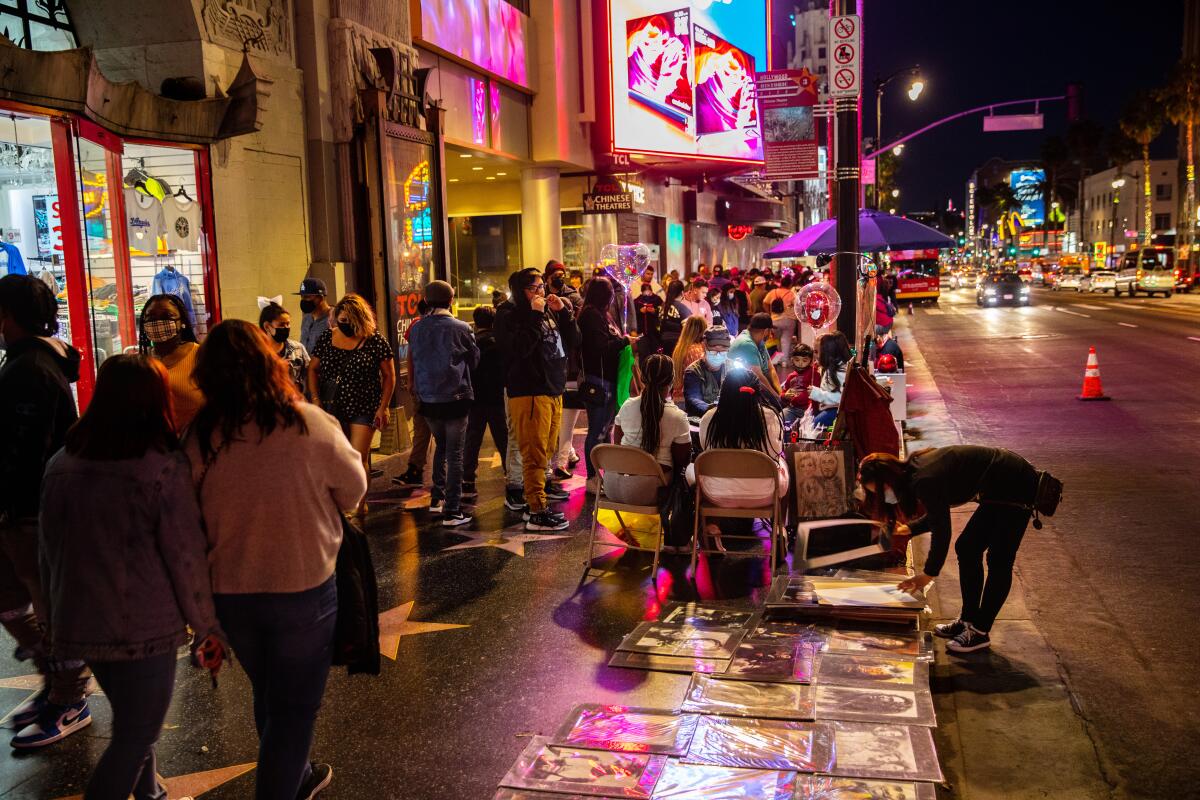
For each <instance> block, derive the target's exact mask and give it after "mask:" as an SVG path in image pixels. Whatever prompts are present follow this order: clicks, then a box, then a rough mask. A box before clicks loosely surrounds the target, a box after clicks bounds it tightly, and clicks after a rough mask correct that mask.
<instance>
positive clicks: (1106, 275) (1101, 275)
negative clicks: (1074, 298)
mask: <svg viewBox="0 0 1200 800" xmlns="http://www.w3.org/2000/svg"><path fill="white" fill-rule="evenodd" d="M1116 283H1117V273H1116V272H1114V271H1113V270H1111V269H1107V268H1105V267H1098V268H1096V269H1094V270H1092V271H1091V272H1089V273H1088V274H1087V275H1084V276H1083V278H1082V279H1081V280H1080V282H1079V290H1080V291H1082V292H1111V291H1112V290H1113V287H1114V286H1116Z"/></svg>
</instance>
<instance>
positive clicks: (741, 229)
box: [729, 225, 753, 242]
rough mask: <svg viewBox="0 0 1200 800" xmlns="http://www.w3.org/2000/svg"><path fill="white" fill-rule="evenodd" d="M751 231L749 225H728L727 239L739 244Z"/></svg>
mask: <svg viewBox="0 0 1200 800" xmlns="http://www.w3.org/2000/svg"><path fill="white" fill-rule="evenodd" d="M751 230H753V228H751V227H750V226H749V225H730V226H729V238H730V239H733V240H734V241H735V242H740V241H741V240H742V239H745V238H746V237H747V236H749V235H750V231H751Z"/></svg>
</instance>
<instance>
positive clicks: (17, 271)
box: [0, 242, 29, 275]
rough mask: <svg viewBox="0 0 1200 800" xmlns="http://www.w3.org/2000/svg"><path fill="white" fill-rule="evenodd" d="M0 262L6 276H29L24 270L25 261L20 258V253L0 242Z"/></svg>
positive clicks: (6, 243) (7, 244) (12, 246)
mask: <svg viewBox="0 0 1200 800" xmlns="http://www.w3.org/2000/svg"><path fill="white" fill-rule="evenodd" d="M0 262H3V267H4V269H5V270H6V272H5V274H6V275H28V274H29V272H28V270H26V269H25V259H23V258H21V251H20V250H18V249H17V248H16V246H15V245H11V244H9V243H8V242H0Z"/></svg>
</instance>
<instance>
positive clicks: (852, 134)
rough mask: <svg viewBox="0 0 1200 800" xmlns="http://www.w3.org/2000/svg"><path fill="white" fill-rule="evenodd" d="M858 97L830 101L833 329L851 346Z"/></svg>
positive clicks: (843, 9) (840, 7)
mask: <svg viewBox="0 0 1200 800" xmlns="http://www.w3.org/2000/svg"><path fill="white" fill-rule="evenodd" d="M831 10H832V11H833V15H834V16H841V15H844V14H854V13H855V12H856V11H857V8H856V4H855V3H854V2H852V0H833V4H832V7H831ZM858 103H859V98H858V97H838V98H836V99H835V101H834V111H835V113H836V116H837V165H836V173H835V177H836V178H837V250H838V255H837V256H836V261H835V262H834V265H833V266H834V268H833V288H834V289H835V290H836V291H837V293H838V295H839V296H841V298H842V310H841V311H840V312H839V313H838V318H837V329H838V330H839V331H841V332H842V333H844V334H846V340H847V341H848V342H850V346H851V347H860V346H862V342H856V341H855V338H856V336H857V333H856V319H855V316H856V314H857V311H858V256H857V255H856V254H857V253H858V192H859V179H860V177H861V169H862V167H861V164H860V162H859V156H860V152H859V141H858V134H859V128H858V122H859V120H858V115H859V107H858Z"/></svg>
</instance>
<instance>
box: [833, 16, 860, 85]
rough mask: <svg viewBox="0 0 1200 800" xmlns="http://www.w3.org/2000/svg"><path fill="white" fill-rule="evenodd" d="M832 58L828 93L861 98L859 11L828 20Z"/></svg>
mask: <svg viewBox="0 0 1200 800" xmlns="http://www.w3.org/2000/svg"><path fill="white" fill-rule="evenodd" d="M829 42H830V44H832V45H833V59H832V63H831V64H830V66H829V69H830V77H829V94H831V95H832V96H834V97H858V95H859V93H860V92H861V91H862V20H861V19H860V18H859V16H858V15H857V14H846V15H845V16H841V17H831V18H830V19H829Z"/></svg>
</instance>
